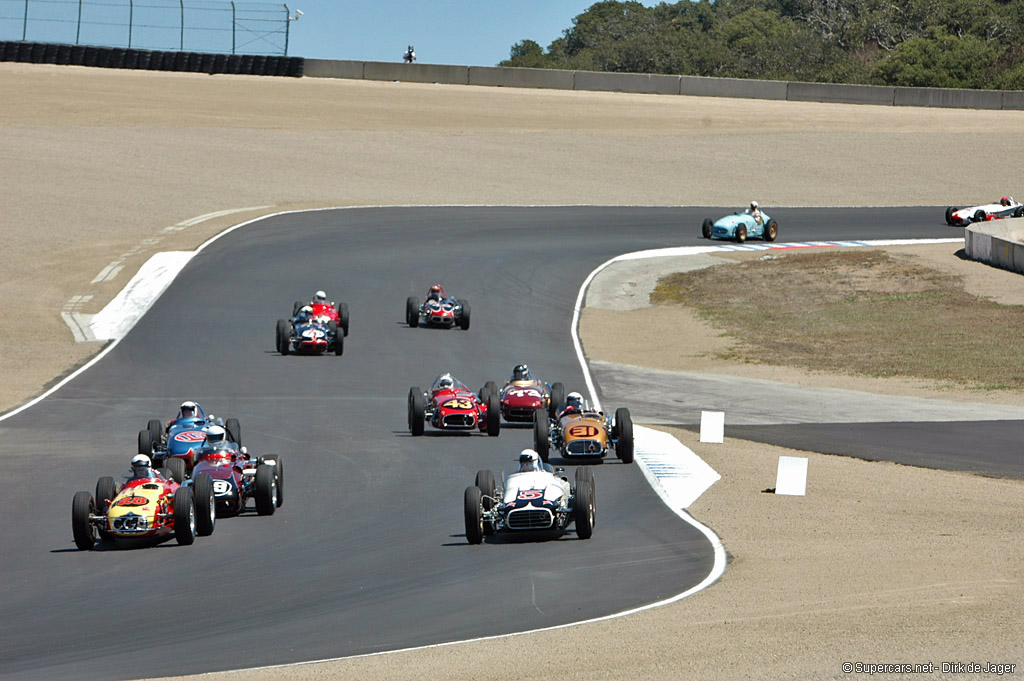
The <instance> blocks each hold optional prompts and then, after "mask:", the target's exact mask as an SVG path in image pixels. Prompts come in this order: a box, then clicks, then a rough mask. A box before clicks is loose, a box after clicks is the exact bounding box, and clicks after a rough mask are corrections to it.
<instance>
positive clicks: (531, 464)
mask: <svg viewBox="0 0 1024 681" xmlns="http://www.w3.org/2000/svg"><path fill="white" fill-rule="evenodd" d="M543 470H544V465H543V464H542V463H541V460H540V454H538V453H537V452H535V451H534V450H532V449H524V450H523V451H521V452H519V472H520V473H533V472H536V471H543Z"/></svg>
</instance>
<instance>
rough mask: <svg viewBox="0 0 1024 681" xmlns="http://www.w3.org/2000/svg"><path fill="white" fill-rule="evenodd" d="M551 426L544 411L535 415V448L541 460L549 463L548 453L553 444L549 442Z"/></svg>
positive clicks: (539, 411)
mask: <svg viewBox="0 0 1024 681" xmlns="http://www.w3.org/2000/svg"><path fill="white" fill-rule="evenodd" d="M550 426H551V424H550V423H549V422H548V415H547V413H546V412H545V411H544V410H543V409H538V410H537V411H535V412H534V413H533V448H534V449H535V450H537V453H538V454H539V455H540V460H541V461H543V462H544V463H547V462H548V451H549V450H550V446H551V443H550V441H549V440H548V436H549V431H550Z"/></svg>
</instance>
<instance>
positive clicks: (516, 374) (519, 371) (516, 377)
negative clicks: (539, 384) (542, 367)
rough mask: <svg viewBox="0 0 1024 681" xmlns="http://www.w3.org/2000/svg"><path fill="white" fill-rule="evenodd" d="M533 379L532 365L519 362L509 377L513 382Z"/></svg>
mask: <svg viewBox="0 0 1024 681" xmlns="http://www.w3.org/2000/svg"><path fill="white" fill-rule="evenodd" d="M532 380H533V374H531V373H530V367H528V366H526V365H525V364H517V365H516V366H515V368H513V369H512V378H510V379H509V382H510V383H511V382H512V381H532Z"/></svg>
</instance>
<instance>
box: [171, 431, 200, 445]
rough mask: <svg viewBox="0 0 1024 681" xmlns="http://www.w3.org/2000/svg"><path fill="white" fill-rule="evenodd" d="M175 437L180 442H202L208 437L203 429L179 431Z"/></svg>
mask: <svg viewBox="0 0 1024 681" xmlns="http://www.w3.org/2000/svg"><path fill="white" fill-rule="evenodd" d="M174 439H175V440H177V441H178V442H202V441H203V440H205V439H206V436H205V435H203V431H201V430H186V431H185V432H184V433H178V434H177V435H175V436H174Z"/></svg>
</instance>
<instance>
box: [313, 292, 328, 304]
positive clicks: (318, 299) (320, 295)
mask: <svg viewBox="0 0 1024 681" xmlns="http://www.w3.org/2000/svg"><path fill="white" fill-rule="evenodd" d="M313 302H315V303H326V302H327V294H326V293H324V292H323V291H317V292H316V293H314V294H313Z"/></svg>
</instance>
